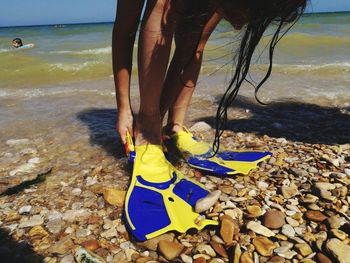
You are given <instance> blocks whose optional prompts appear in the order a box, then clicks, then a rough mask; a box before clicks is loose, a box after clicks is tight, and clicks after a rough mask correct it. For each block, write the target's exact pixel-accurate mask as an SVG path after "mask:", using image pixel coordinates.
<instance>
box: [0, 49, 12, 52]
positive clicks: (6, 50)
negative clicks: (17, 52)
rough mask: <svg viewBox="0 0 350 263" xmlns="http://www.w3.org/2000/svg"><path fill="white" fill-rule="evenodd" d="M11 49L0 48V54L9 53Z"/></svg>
mask: <svg viewBox="0 0 350 263" xmlns="http://www.w3.org/2000/svg"><path fill="white" fill-rule="evenodd" d="M10 51H11V49H8V48H0V53H5V52H10Z"/></svg>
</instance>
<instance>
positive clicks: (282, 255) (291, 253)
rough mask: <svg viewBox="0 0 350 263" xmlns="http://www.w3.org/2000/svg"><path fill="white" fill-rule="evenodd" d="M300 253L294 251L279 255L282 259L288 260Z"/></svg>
mask: <svg viewBox="0 0 350 263" xmlns="http://www.w3.org/2000/svg"><path fill="white" fill-rule="evenodd" d="M297 254H298V253H297V252H295V251H293V250H289V251H286V252H283V253H278V255H279V256H280V257H283V258H286V259H292V258H293V257H294V256H295V255H297Z"/></svg>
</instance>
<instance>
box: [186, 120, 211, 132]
mask: <svg viewBox="0 0 350 263" xmlns="http://www.w3.org/2000/svg"><path fill="white" fill-rule="evenodd" d="M189 130H190V131H191V132H204V131H210V130H211V126H210V125H209V124H208V123H206V122H204V121H199V122H196V123H195V124H193V126H192V127H191V128H190V129H189Z"/></svg>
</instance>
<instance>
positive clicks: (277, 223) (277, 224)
mask: <svg viewBox="0 0 350 263" xmlns="http://www.w3.org/2000/svg"><path fill="white" fill-rule="evenodd" d="M262 222H263V225H264V226H266V227H268V228H270V229H279V228H281V227H282V226H283V225H284V224H285V215H284V213H283V212H281V211H278V210H274V209H271V210H268V211H267V212H266V213H265V214H264V217H263V220H262Z"/></svg>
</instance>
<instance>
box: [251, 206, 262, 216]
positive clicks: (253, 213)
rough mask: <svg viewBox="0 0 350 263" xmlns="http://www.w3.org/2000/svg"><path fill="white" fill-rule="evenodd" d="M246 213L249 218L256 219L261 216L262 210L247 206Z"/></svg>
mask: <svg viewBox="0 0 350 263" xmlns="http://www.w3.org/2000/svg"><path fill="white" fill-rule="evenodd" d="M247 212H248V217H249V218H256V217H259V216H261V215H262V210H261V208H260V206H257V205H248V206H247Z"/></svg>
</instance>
